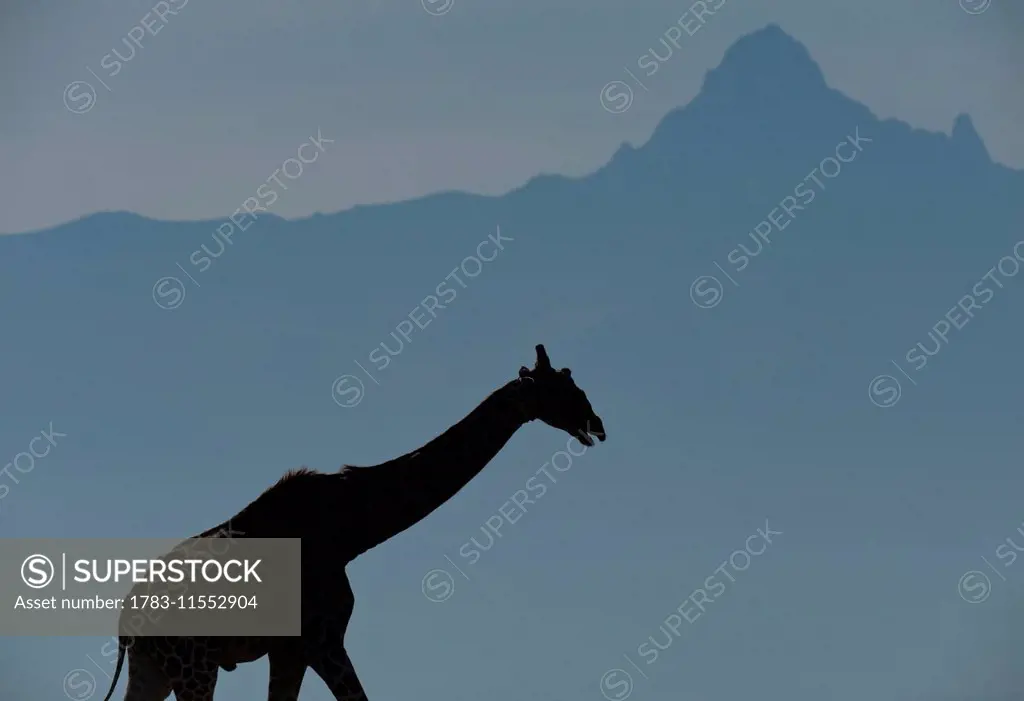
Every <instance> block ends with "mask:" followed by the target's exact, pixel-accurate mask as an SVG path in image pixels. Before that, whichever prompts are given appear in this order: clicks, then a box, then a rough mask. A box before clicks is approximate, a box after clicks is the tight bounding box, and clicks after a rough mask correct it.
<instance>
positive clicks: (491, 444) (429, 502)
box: [342, 380, 534, 552]
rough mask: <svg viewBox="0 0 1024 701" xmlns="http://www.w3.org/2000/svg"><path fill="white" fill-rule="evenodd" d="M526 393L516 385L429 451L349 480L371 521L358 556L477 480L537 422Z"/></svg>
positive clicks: (362, 471)
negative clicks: (520, 432)
mask: <svg viewBox="0 0 1024 701" xmlns="http://www.w3.org/2000/svg"><path fill="white" fill-rule="evenodd" d="M523 389H524V387H523V385H522V384H521V382H520V381H519V380H514V381H512V382H510V383H508V384H507V385H505V386H504V387H502V388H500V389H498V390H497V391H495V392H494V393H492V394H491V395H490V396H489V397H487V399H485V400H484V401H483V402H482V403H481V404H480V405H479V406H478V407H477V408H476V409H474V410H473V411H471V412H470V413H469V414H468V415H467V416H466V417H465V418H463V419H462V420H461V421H459V422H458V423H456V424H455V425H454V426H452V427H451V428H449V429H448V430H447V431H445V432H444V433H442V434H441V435H439V436H438V437H437V438H434V439H433V440H431V441H430V442H429V443H427V444H426V445H424V446H423V447H421V448H419V449H417V450H414V451H412V452H411V453H407V454H406V455H403V456H401V457H398V458H395V459H394V460H389V461H388V462H386V463H383V464H381V465H375V466H373V467H362V468H354V474H348V475H346V481H348V480H349V479H351V480H353V481H352V482H351V483H350V484H352V485H353V486H355V485H358V492H359V496H360V499H361V500H362V501H363V504H364V506H363V508H362V509H361V511H362V512H363V513H365V514H366V520H367V521H369V523H366V524H365V527H366V530H365V531H364V533H363V534H361V536H360V537H361V538H363V537H365V542H363V543H360V544H359V547H358V548H357V550H358V552H365V551H366V550H369V549H370V548H372V547H375V546H376V545H379V544H380V543H383V542H384V541H386V540H388V539H390V538H392V537H394V536H396V535H398V534H399V533H401V532H403V531H405V530H406V529H408V528H409V527H410V526H413V525H415V524H416V523H419V522H420V521H422V520H423V519H424V518H426V517H427V516H429V515H430V514H431V513H432V512H434V511H435V510H437V509H438V508H439V507H440V506H441V505H442V504H444V503H445V502H446V501H448V500H449V499H451V498H452V497H453V496H455V494H457V493H458V492H459V490H461V489H462V488H463V487H465V486H466V484H468V483H469V481H470V480H472V479H473V478H474V477H476V476H477V475H478V474H479V473H480V472H481V471H482V470H483V469H484V467H486V466H487V464H488V463H489V462H490V461H491V460H492V459H493V458H494V456H495V455H497V454H498V452H500V451H501V449H502V448H503V447H504V446H505V444H506V443H508V441H509V439H511V438H512V435H513V434H514V433H515V432H516V431H517V430H519V427H520V426H522V425H523V424H525V423H527V422H528V421H531V420H533V418H534V417H533V415H532V412H531V411H530V409H528V406H529V403H528V402H527V401H526V396H525V394H524V393H523ZM342 474H343V475H345V474H346V473H345V472H343V473H342Z"/></svg>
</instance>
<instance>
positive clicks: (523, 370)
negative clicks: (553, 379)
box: [519, 365, 530, 377]
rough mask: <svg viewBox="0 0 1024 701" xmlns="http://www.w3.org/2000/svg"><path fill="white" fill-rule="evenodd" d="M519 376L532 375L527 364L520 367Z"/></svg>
mask: <svg viewBox="0 0 1024 701" xmlns="http://www.w3.org/2000/svg"><path fill="white" fill-rule="evenodd" d="M519 376H520V377H530V368H528V367H526V366H525V365H523V366H522V367H521V368H519Z"/></svg>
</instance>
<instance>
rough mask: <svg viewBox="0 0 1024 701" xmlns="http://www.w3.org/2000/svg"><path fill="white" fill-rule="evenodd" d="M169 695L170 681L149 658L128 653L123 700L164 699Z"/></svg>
mask: <svg viewBox="0 0 1024 701" xmlns="http://www.w3.org/2000/svg"><path fill="white" fill-rule="evenodd" d="M170 695H171V682H170V680H169V679H168V678H167V676H166V675H165V674H164V670H163V669H161V668H160V666H159V665H158V664H156V662H155V661H154V660H152V659H151V658H149V657H147V656H144V655H138V654H132V653H131V652H129V653H128V683H127V685H126V688H125V692H124V701H164V699H166V698H167V697H168V696H170Z"/></svg>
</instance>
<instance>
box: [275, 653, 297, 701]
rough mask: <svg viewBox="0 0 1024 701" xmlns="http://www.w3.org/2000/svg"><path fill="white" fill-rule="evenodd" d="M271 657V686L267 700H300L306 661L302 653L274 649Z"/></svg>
mask: <svg viewBox="0 0 1024 701" xmlns="http://www.w3.org/2000/svg"><path fill="white" fill-rule="evenodd" d="M268 657H269V659H270V687H269V691H268V692H267V701H298V699H299V689H301V688H302V678H303V677H304V676H305V675H306V661H305V660H304V659H302V656H301V653H297V652H283V651H280V652H279V651H274V652H271V653H270V655H269V656H268Z"/></svg>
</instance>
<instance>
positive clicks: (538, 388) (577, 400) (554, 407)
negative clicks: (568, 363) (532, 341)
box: [519, 345, 606, 446]
mask: <svg viewBox="0 0 1024 701" xmlns="http://www.w3.org/2000/svg"><path fill="white" fill-rule="evenodd" d="M519 380H520V384H521V385H522V387H523V390H524V391H525V392H526V395H527V396H528V397H529V404H530V406H531V409H532V414H533V416H535V417H536V418H538V419H540V420H541V421H543V422H544V423H546V424H547V425H548V426H552V427H553V428H558V429H561V430H563V431H565V432H566V433H568V434H569V435H571V436H575V437H576V438H578V439H579V441H580V443H582V444H583V445H586V446H592V445H594V438H597V439H598V440H599V441H604V439H605V438H606V435H605V431H604V423H602V422H601V417H600V416H598V415H597V414H596V413H594V407H592V406H590V400H589V399H587V395H586V393H585V392H584V391H583V390H581V389H580V388H579V387H577V386H576V383H575V382H573V380H572V372H571V371H570V370H569V368H562V369H561V370H555V369H554V368H553V367H551V361H550V360H549V359H548V354H547V351H545V350H544V346H541V345H539V346H537V362H536V363H535V364H534V366H533V369H532V370H531V369H529V368H527V367H522V368H519Z"/></svg>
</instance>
